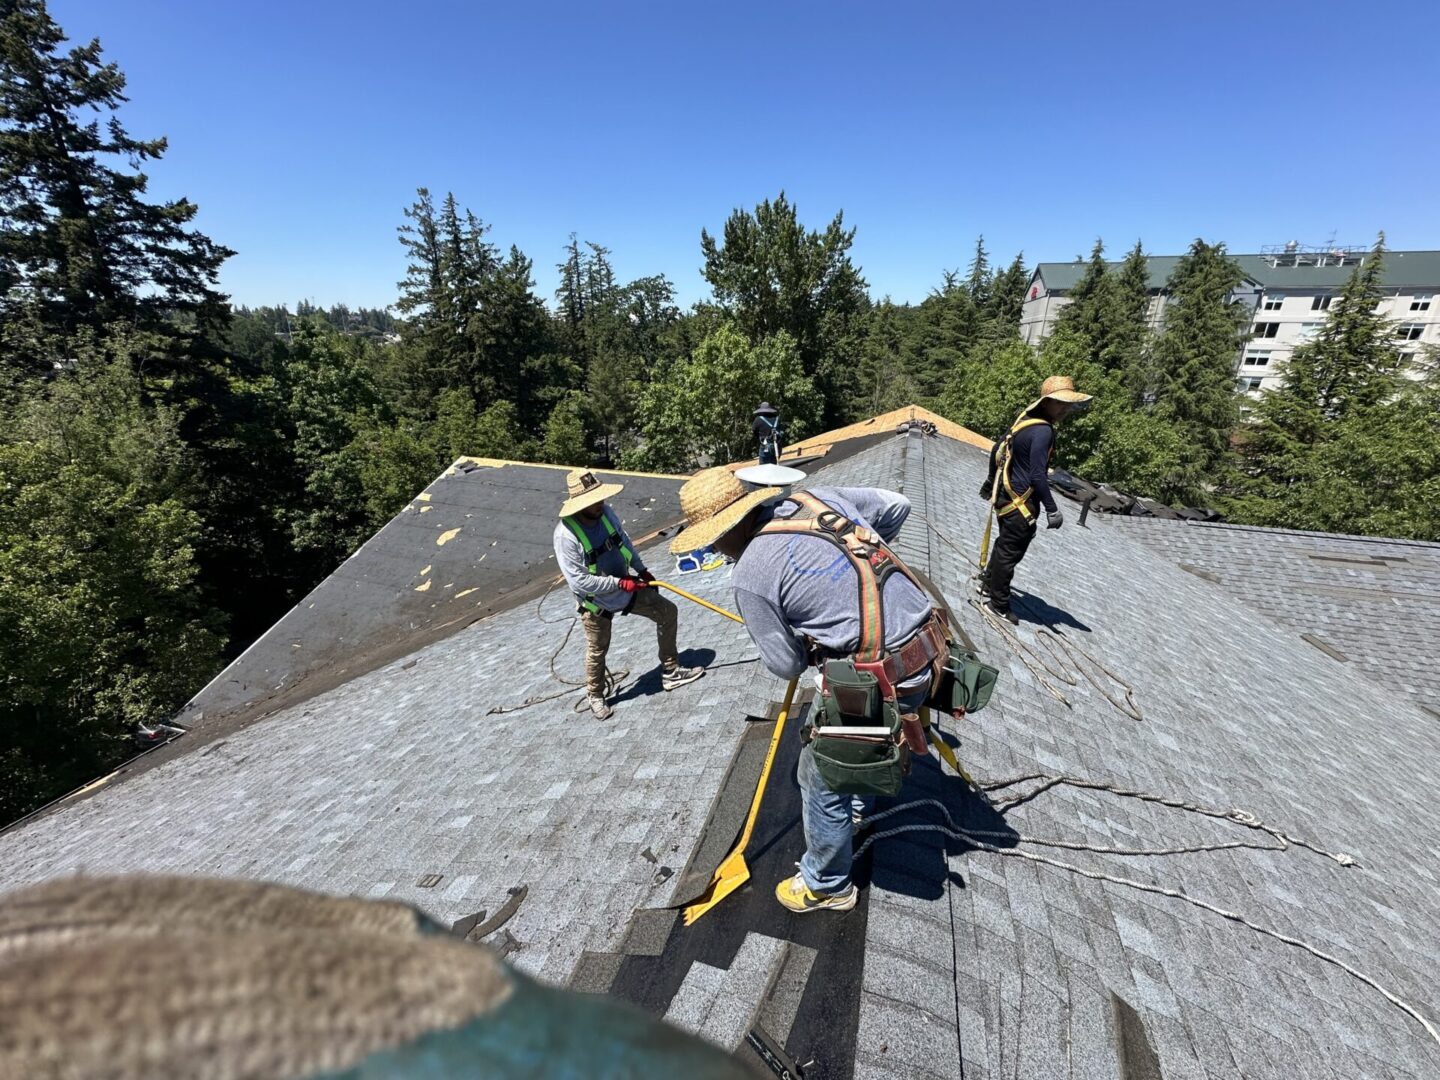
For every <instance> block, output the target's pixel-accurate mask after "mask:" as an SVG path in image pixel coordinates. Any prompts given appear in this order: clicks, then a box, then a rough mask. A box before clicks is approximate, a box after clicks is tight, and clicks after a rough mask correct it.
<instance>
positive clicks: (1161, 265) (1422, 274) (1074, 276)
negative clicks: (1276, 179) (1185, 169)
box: [1032, 251, 1440, 293]
mask: <svg viewBox="0 0 1440 1080" xmlns="http://www.w3.org/2000/svg"><path fill="white" fill-rule="evenodd" d="M1231 258H1233V259H1234V260H1235V261H1236V262H1237V263H1239V264H1240V268H1241V269H1242V270H1243V271H1244V272H1245V276H1246V277H1247V278H1248V279H1249V280H1251V281H1253V282H1255V284H1257V285H1262V286H1264V287H1265V288H1267V289H1295V290H1297V291H1303V290H1304V289H1307V288H1320V289H1334V288H1339V287H1340V286H1342V285H1344V284H1345V282H1346V281H1347V280H1348V279H1349V277H1350V273H1351V271H1352V270H1353V269H1354V266H1352V265H1348V264H1347V265H1345V266H1273V265H1271V257H1270V256H1268V255H1232V256H1231ZM1365 258H1369V256H1368V255H1366V256H1365ZM1179 261H1180V256H1178V255H1151V256H1148V257H1147V258H1146V264H1147V266H1148V267H1149V271H1150V288H1151V289H1152V290H1153V291H1155V292H1159V291H1160V290H1161V289H1163V288H1164V287H1165V283H1166V282H1167V281H1168V280H1169V279H1170V275H1171V274H1172V273H1173V272H1174V270H1175V265H1176V264H1177V263H1178V262H1179ZM1088 265H1089V262H1088V261H1087V260H1077V261H1075V262H1068V263H1040V264H1039V265H1038V266H1037V267H1036V268H1035V276H1036V277H1039V278H1040V279H1041V280H1042V281H1044V282H1045V288H1046V289H1047V290H1049V291H1050V292H1061V293H1063V292H1068V291H1069V290H1071V289H1073V288H1074V287H1075V285H1076V284H1077V283H1078V282H1079V281H1080V278H1081V276H1082V275H1083V274H1084V273H1085V267H1086V266H1088ZM1106 265H1107V266H1109V267H1110V269H1112V270H1118V269H1119V268H1120V263H1118V262H1111V263H1107V264H1106ZM1032 280H1033V278H1032ZM1384 285H1385V286H1386V287H1387V288H1392V289H1397V288H1406V287H1415V286H1426V287H1428V286H1434V287H1436V288H1437V289H1440V251H1387V252H1386V253H1385V274H1384Z"/></svg>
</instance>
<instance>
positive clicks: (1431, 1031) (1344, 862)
mask: <svg viewBox="0 0 1440 1080" xmlns="http://www.w3.org/2000/svg"><path fill="white" fill-rule="evenodd" d="M1022 779H1025V778H1022ZM1032 779H1033V777H1032ZM1053 779H1057V780H1065V781H1066V782H1076V781H1073V780H1071V779H1070V778H1053ZM1015 782H1018V781H1011V782H1010V783H1015ZM1047 786H1051V785H1047ZM1082 786H1090V787H1102V788H1103V787H1104V785H1097V784H1094V783H1092V782H1088V781H1086V782H1083V783H1082ZM1106 790H1115V791H1116V793H1117V794H1136V795H1143V793H1132V792H1124V791H1122V790H1119V789H1110V788H1106ZM1031 794H1034V793H1031ZM1148 799H1149V800H1150V801H1157V802H1164V803H1165V805H1180V806H1182V807H1183V808H1186V809H1190V808H1191V807H1190V805H1189V804H1185V803H1180V802H1179V801H1178V800H1173V801H1169V802H1167V801H1165V800H1164V799H1163V797H1160V796H1150V797H1148ZM925 805H933V806H936V807H938V808H939V810H940V812H941V813H942V814H944V815H945V820H946V823H947V824H945V825H937V824H931V823H925V824H912V825H899V826H896V827H895V828H893V829H886V830H884V831H883V832H878V833H874V834H872V835H871V836H869V837H867V838H866V840H865V842H864V843H863V844H861V845H860V847H859V848H857V849H856V851H855V858H859V857H860V856H861V855H863V854H864V853H865V852H866V851H868V850H869V849H870V847H871V845H872V844H874V843H876V842H877V841H879V840H884V839H887V838H888V837H892V836H899V835H902V834H904V833H912V832H938V833H943V834H944V835H946V836H949V837H951V838H952V839H956V840H961V841H963V842H965V843H967V844H970V845H971V846H972V847H975V848H977V849H979V850H981V851H988V852H990V853H991V854H994V855H1003V856H1005V857H1006V858H1012V859H1025V860H1026V861H1028V862H1033V863H1039V864H1040V865H1042V866H1049V867H1053V868H1055V869H1058V870H1066V871H1069V872H1070V873H1072V874H1079V875H1080V876H1081V877H1083V878H1088V879H1090V880H1091V881H1103V882H1109V883H1110V884H1112V885H1125V886H1128V887H1130V888H1132V889H1138V890H1140V891H1141V892H1147V893H1152V894H1154V895H1156V896H1168V897H1170V898H1171V899H1173V900H1182V901H1184V902H1185V903H1187V904H1190V905H1191V906H1193V907H1197V908H1200V909H1201V910H1203V911H1208V912H1211V913H1212V914H1214V915H1219V916H1220V917H1221V918H1223V919H1228V920H1229V921H1231V922H1235V923H1239V924H1240V925H1241V926H1244V927H1247V928H1248V929H1250V930H1253V931H1255V932H1256V933H1257V934H1263V935H1264V936H1266V937H1270V938H1274V939H1275V940H1276V941H1279V942H1282V943H1284V944H1286V945H1290V946H1292V947H1294V948H1297V949H1302V950H1304V951H1305V952H1307V953H1309V954H1310V955H1311V956H1314V957H1316V958H1318V959H1320V960H1323V961H1325V962H1326V963H1328V964H1334V965H1335V966H1336V967H1338V968H1339V969H1340V970H1341V971H1343V972H1345V973H1346V974H1347V975H1349V976H1351V977H1352V978H1354V979H1358V980H1359V981H1360V982H1362V983H1364V984H1365V985H1366V986H1368V987H1370V988H1371V989H1372V990H1375V991H1376V992H1377V993H1379V994H1380V995H1381V996H1383V997H1384V998H1385V1000H1386V1001H1388V1002H1390V1004H1392V1005H1394V1006H1395V1007H1396V1008H1398V1009H1400V1010H1402V1011H1403V1012H1404V1013H1406V1014H1407V1015H1408V1016H1410V1017H1411V1018H1413V1019H1414V1020H1416V1021H1417V1022H1418V1023H1419V1024H1420V1026H1421V1027H1423V1028H1424V1029H1425V1031H1426V1033H1427V1034H1428V1035H1429V1036H1430V1037H1431V1038H1432V1039H1433V1040H1435V1043H1436V1044H1437V1045H1440V1031H1436V1029H1435V1026H1434V1025H1433V1024H1431V1023H1430V1021H1429V1020H1427V1019H1426V1018H1425V1017H1424V1016H1423V1015H1421V1013H1420V1012H1419V1011H1418V1010H1416V1009H1415V1008H1414V1007H1413V1006H1411V1005H1410V1004H1409V1003H1407V1002H1406V1001H1404V1000H1402V999H1401V998H1399V997H1397V996H1396V995H1395V994H1393V993H1391V992H1390V991H1389V990H1387V989H1386V988H1385V987H1384V986H1381V985H1380V983H1378V982H1376V981H1375V980H1374V979H1372V978H1371V977H1370V976H1369V975H1366V974H1365V973H1364V972H1363V971H1359V970H1357V969H1356V968H1354V967H1352V966H1351V965H1350V964H1347V963H1346V962H1345V961H1344V960H1341V959H1340V958H1339V957H1337V956H1333V955H1331V954H1330V953H1327V952H1325V951H1324V950H1323V949H1318V948H1316V947H1315V946H1314V945H1311V944H1309V943H1308V942H1305V941H1301V940H1300V939H1299V938H1295V937H1291V936H1290V935H1289V934H1282V933H1281V932H1280V931H1278V930H1272V929H1271V928H1270V927H1268V926H1261V925H1260V924H1258V923H1255V922H1251V921H1250V920H1249V919H1247V918H1246V917H1245V916H1243V915H1241V914H1240V913H1239V912H1235V911H1228V910H1226V909H1225V908H1221V907H1217V906H1215V905H1214V904H1211V903H1207V902H1206V901H1204V900H1200V899H1197V898H1196V897H1193V896H1191V895H1189V894H1188V893H1185V892H1181V891H1180V890H1179V889H1171V888H1167V887H1165V886H1163V885H1151V884H1149V883H1148V882H1144V881H1136V880H1135V879H1134V878H1127V877H1119V876H1117V875H1114V874H1102V873H1100V872H1099V871H1097V870H1087V869H1085V868H1084V867H1083V866H1076V865H1075V864H1074V863H1068V862H1065V861H1063V860H1061V859H1052V858H1050V857H1048V856H1045V855H1037V854H1035V853H1034V852H1033V851H1024V850H1022V849H1020V848H1018V847H1016V848H1004V847H999V846H997V845H995V844H992V843H988V842H987V841H985V840H983V839H981V837H985V836H990V837H996V836H999V837H1004V838H1009V835H1010V834H1008V833H995V832H991V831H989V830H974V831H971V830H966V829H962V828H960V827H959V826H958V825H956V824H955V819H954V818H953V817H951V816H950V811H949V810H948V809H947V808H946V807H945V804H944V803H942V802H940V801H939V800H938V799H920V800H917V801H915V802H911V803H904V804H902V805H900V806H895V807H892V808H890V809H889V810H884V811H881V812H880V813H878V814H874V815H872V816H871V817H869V818H866V819H865V821H864V822H862V824H865V825H869V824H872V823H874V822H876V821H881V820H883V819H885V818H887V817H890V816H891V815H892V814H897V813H900V812H901V811H903V810H908V809H911V808H912V807H916V806H925ZM1194 809H1196V810H1197V811H1198V812H1200V813H1205V814H1209V815H1212V816H1220V817H1223V818H1224V820H1227V821H1233V822H1235V823H1236V824H1239V825H1244V826H1245V827H1247V828H1258V829H1260V830H1262V831H1264V832H1266V833H1268V834H1269V835H1271V836H1273V837H1275V838H1276V839H1277V840H1278V841H1280V844H1281V845H1282V846H1280V847H1269V846H1268V845H1258V844H1246V843H1243V842H1239V843H1233V844H1224V845H1204V846H1196V847H1192V848H1180V849H1175V850H1174V851H1145V850H1130V851H1125V850H1118V849H1107V848H1099V847H1090V846H1089V845H1083V844H1076V843H1072V842H1069V841H1046V840H1037V839H1035V838H1033V837H1026V836H1020V837H1018V838H1017V842H1030V843H1045V844H1049V845H1051V846H1054V847H1066V848H1071V849H1074V850H1080V851H1099V852H1105V853H1111V854H1126V855H1149V854H1179V853H1182V852H1186V851H1212V850H1219V849H1220V848H1221V847H1250V848H1255V849H1258V850H1270V851H1280V850H1284V846H1288V845H1289V844H1291V843H1293V844H1296V845H1297V846H1300V847H1305V848H1308V849H1309V850H1311V851H1314V852H1316V853H1318V854H1321V855H1324V856H1325V857H1327V858H1329V859H1333V860H1334V861H1335V862H1337V863H1339V864H1340V865H1341V866H1351V865H1354V861H1355V860H1354V859H1353V858H1351V857H1350V856H1349V855H1343V854H1332V853H1331V852H1327V851H1324V850H1323V849H1321V848H1318V847H1316V846H1314V845H1312V844H1309V843H1306V842H1305V841H1300V840H1295V839H1293V838H1291V837H1287V836H1286V835H1285V834H1284V833H1282V832H1280V831H1279V830H1278V829H1274V828H1272V827H1270V826H1267V825H1263V824H1261V823H1260V822H1259V821H1258V820H1257V819H1256V818H1255V817H1254V815H1252V814H1248V813H1246V812H1245V811H1241V810H1231V811H1224V812H1213V811H1209V810H1206V809H1205V808H1202V807H1195V808H1194Z"/></svg>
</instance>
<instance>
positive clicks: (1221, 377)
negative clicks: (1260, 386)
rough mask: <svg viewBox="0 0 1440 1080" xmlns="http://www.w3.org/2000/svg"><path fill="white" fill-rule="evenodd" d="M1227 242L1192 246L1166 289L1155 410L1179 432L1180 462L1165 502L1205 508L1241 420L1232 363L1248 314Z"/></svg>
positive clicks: (1156, 356) (1155, 354)
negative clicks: (1239, 297)
mask: <svg viewBox="0 0 1440 1080" xmlns="http://www.w3.org/2000/svg"><path fill="white" fill-rule="evenodd" d="M1243 276H1244V275H1243V273H1242V272H1241V270H1240V267H1239V266H1238V265H1237V264H1236V263H1235V262H1234V260H1232V259H1231V258H1230V257H1229V256H1228V255H1227V254H1226V253H1225V245H1224V244H1207V243H1206V242H1205V241H1204V240H1196V241H1195V242H1194V243H1193V244H1191V245H1190V250H1189V251H1188V252H1187V253H1186V254H1185V255H1184V256H1182V257H1181V259H1180V261H1179V263H1177V264H1176V267H1175V270H1174V272H1173V273H1172V274H1171V275H1170V281H1169V283H1168V285H1167V286H1166V288H1167V289H1168V291H1169V294H1170V302H1169V303H1168V304H1167V306H1166V308H1165V328H1164V330H1163V331H1162V332H1161V334H1160V335H1159V337H1158V338H1157V339H1156V341H1155V345H1154V350H1153V362H1154V365H1155V375H1156V380H1157V387H1156V406H1157V408H1158V409H1159V412H1160V414H1161V416H1162V417H1163V418H1164V419H1165V420H1167V421H1168V422H1169V423H1171V424H1173V425H1174V426H1175V428H1176V429H1177V430H1178V432H1179V434H1180V437H1181V439H1182V441H1183V444H1184V448H1185V460H1184V462H1183V463H1182V466H1181V468H1180V469H1179V470H1178V472H1177V473H1176V475H1175V476H1174V478H1173V479H1172V481H1171V482H1170V484H1169V485H1168V486H1167V488H1166V489H1164V490H1162V491H1160V492H1157V496H1158V497H1159V498H1160V499H1162V500H1164V501H1167V502H1175V501H1180V502H1185V503H1190V504H1192V505H1194V504H1199V503H1201V502H1204V501H1205V500H1206V499H1207V498H1208V496H1209V491H1210V489H1211V488H1212V486H1213V485H1214V484H1215V482H1216V481H1217V480H1218V479H1219V478H1220V475H1221V472H1222V469H1223V467H1224V465H1225V463H1226V460H1227V457H1228V454H1229V447H1230V437H1231V434H1232V432H1233V431H1234V429H1235V425H1236V422H1237V420H1238V419H1239V404H1238V399H1237V395H1236V393H1235V358H1236V354H1237V353H1238V351H1239V348H1240V343H1241V341H1242V340H1243V338H1244V326H1245V324H1246V322H1247V321H1248V318H1249V312H1248V311H1247V310H1246V308H1245V306H1244V305H1243V304H1241V303H1237V302H1235V300H1234V299H1233V296H1232V294H1233V292H1234V289H1235V288H1236V286H1238V285H1239V284H1240V281H1241V279H1242V278H1243Z"/></svg>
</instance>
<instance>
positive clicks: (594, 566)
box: [560, 510, 635, 615]
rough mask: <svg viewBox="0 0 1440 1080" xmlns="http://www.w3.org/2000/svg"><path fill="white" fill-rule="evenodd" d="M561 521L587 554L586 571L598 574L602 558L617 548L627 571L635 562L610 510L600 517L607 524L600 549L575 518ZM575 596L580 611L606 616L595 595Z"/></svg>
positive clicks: (577, 594) (633, 554)
mask: <svg viewBox="0 0 1440 1080" xmlns="http://www.w3.org/2000/svg"><path fill="white" fill-rule="evenodd" d="M560 520H561V521H563V522H565V525H566V527H567V528H569V530H570V531H571V532H572V533H574V534H575V539H576V540H579V541H580V550H581V551H582V552H584V554H585V569H586V570H588V571H589V572H590V573H591V574H598V573H599V572H600V556H601V555H603V554H605V552H607V551H614V550H615V549H616V548H618V549H619V550H620V554H621V556H623V557H624V559H625V569H626V570H629V569H630V564H631V563H632V562H634V560H635V553H634V552H633V551H631V550H630V545H628V544H627V543H625V540H624V537H623V536H622V535H621V533H620V530H619V529H617V528H615V525H614V523H613V522H612V521H611V520H610V512H609V511H608V510H607V511H605V512H604V513H602V514H601V515H600V520H601V521H603V522H604V523H605V542H604V543H602V544H601V545H600V546H599V547H596V546H595V545H594V544H592V543H590V536H589V534H587V533H586V532H585V528H584V526H582V525H581V524H580V522H578V521H576V520H575V519H574V518H573V517H567V518H561V519H560ZM575 595H576V598H577V599H578V600H579V601H580V609H581V610H582V611H588V612H590V613H591V614H592V615H603V614H605V609H604V608H602V607H601V606H600V605H599V604H597V603H596V602H595V597H594V595H593V594H584V595H582V594H580V593H576V594H575Z"/></svg>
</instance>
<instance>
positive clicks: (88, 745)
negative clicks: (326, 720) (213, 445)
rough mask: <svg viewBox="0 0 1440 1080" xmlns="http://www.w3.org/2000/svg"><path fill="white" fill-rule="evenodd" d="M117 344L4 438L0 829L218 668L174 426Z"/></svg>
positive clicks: (95, 355)
mask: <svg viewBox="0 0 1440 1080" xmlns="http://www.w3.org/2000/svg"><path fill="white" fill-rule="evenodd" d="M136 333H139V332H136ZM84 336H85V335H84V334H83V333H81V334H79V335H78V337H79V338H82V339H83V338H84ZM125 344H126V343H125V342H123V341H122V342H108V341H107V342H97V343H92V344H90V345H88V346H87V347H86V348H85V349H84V350H83V351H82V353H81V355H80V357H79V358H78V359H77V363H76V365H75V368H74V370H73V372H69V373H66V374H64V375H62V376H61V377H59V378H58V379H57V380H56V381H55V382H54V383H53V384H52V386H51V387H50V388H49V392H48V393H47V394H45V395H44V396H39V397H32V398H31V399H30V400H29V401H28V402H27V403H26V404H25V405H24V407H23V408H22V409H21V410H20V412H19V413H18V415H16V416H14V417H12V418H10V422H9V423H7V424H6V425H5V426H4V433H3V434H0V821H6V820H10V819H11V818H13V817H15V816H18V815H20V814H22V813H24V812H26V811H28V810H30V809H33V808H34V807H36V806H38V805H40V804H42V803H44V802H46V801H48V800H49V799H52V798H55V797H57V796H59V795H61V794H63V793H64V792H65V791H67V790H69V789H71V788H73V787H75V786H77V785H78V784H80V783H82V782H84V781H85V780H88V779H91V778H92V777H94V776H95V775H96V774H98V773H100V772H102V771H104V770H105V769H108V768H111V767H113V766H114V765H116V764H118V763H119V762H120V761H122V760H123V759H124V758H126V757H128V756H129V755H130V754H131V753H133V747H132V745H131V743H130V742H129V737H130V735H131V734H132V733H133V732H134V731H135V729H136V725H138V724H142V723H146V722H149V723H154V722H157V721H163V720H165V719H167V718H168V717H169V716H171V715H173V713H174V712H175V711H176V710H177V709H178V708H179V707H180V706H181V705H182V704H184V702H185V701H186V700H187V699H188V698H189V697H190V696H191V694H193V693H194V691H195V690H196V689H197V688H198V687H199V686H200V685H201V684H202V683H203V682H204V681H205V679H207V678H208V677H209V676H210V675H212V674H213V673H214V672H215V670H217V668H218V666H219V658H220V646H221V643H222V641H223V637H222V634H221V622H222V620H221V619H220V617H219V616H218V615H217V613H216V612H214V611H213V610H212V609H210V608H209V607H208V606H207V605H206V603H205V600H204V598H203V595H202V594H201V592H200V591H199V590H198V589H197V587H196V585H197V571H196V562H195V545H196V544H197V543H199V542H200V540H201V536H202V534H201V525H200V520H199V518H198V517H197V515H196V514H194V513H193V512H192V511H190V510H187V509H186V508H185V505H184V503H183V501H182V497H183V495H184V494H185V486H186V484H187V483H189V482H190V481H189V478H190V475H191V468H190V462H189V460H188V454H187V451H186V448H185V447H184V445H183V443H182V442H181V441H180V438H179V435H178V427H179V417H178V415H177V414H176V413H175V412H174V411H173V410H171V409H169V408H168V407H166V406H163V405H158V404H156V403H154V402H152V401H150V400H148V398H147V396H146V395H145V394H144V393H143V391H142V388H141V384H140V381H139V379H138V378H137V377H136V375H135V372H134V366H133V363H132V359H131V357H130V356H129V355H126V353H125ZM111 356H114V357H115V358H114V359H111V358H110V357H111Z"/></svg>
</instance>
